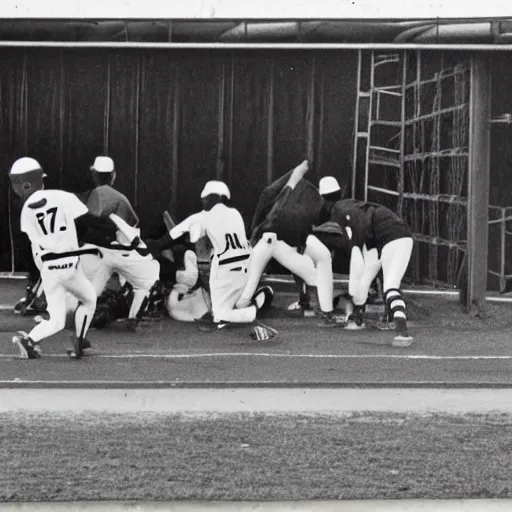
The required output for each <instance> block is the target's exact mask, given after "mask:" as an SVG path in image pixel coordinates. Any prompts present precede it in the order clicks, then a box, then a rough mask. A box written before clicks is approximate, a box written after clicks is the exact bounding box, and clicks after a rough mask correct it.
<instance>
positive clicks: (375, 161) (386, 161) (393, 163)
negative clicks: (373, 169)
mask: <svg viewBox="0 0 512 512" xmlns="http://www.w3.org/2000/svg"><path fill="white" fill-rule="evenodd" d="M368 163H370V164H374V165H385V166H387V167H398V168H400V162H397V161H396V160H389V159H387V158H370V159H369V160H368Z"/></svg>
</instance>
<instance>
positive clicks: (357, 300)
mask: <svg viewBox="0 0 512 512" xmlns="http://www.w3.org/2000/svg"><path fill="white" fill-rule="evenodd" d="M362 254H363V261H364V267H363V272H362V274H361V275H360V277H359V279H358V280H357V286H356V287H355V288H354V294H353V295H352V300H353V302H354V310H353V312H352V313H351V314H350V315H349V318H348V322H347V329H349V330H357V329H362V328H364V321H363V316H364V311H365V306H366V301H367V300H368V293H369V291H370V287H371V285H372V283H373V281H374V279H375V278H376V277H377V274H378V273H379V271H380V269H381V261H380V259H379V253H378V251H377V249H370V250H368V249H367V248H366V245H364V246H363V252H362Z"/></svg>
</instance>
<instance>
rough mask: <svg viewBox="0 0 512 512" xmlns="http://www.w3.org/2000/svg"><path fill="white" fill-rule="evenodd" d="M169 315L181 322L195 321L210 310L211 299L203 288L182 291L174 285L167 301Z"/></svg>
mask: <svg viewBox="0 0 512 512" xmlns="http://www.w3.org/2000/svg"><path fill="white" fill-rule="evenodd" d="M165 306H166V309H167V312H168V313H169V316H170V317H171V318H174V319H175V320H179V321H181V322H193V321H194V320H197V319H198V318H201V317H202V316H203V315H204V314H205V313H208V311H210V306H211V305H210V300H209V297H208V294H207V293H206V291H205V290H204V289H203V288H196V289H195V290H193V291H192V292H183V291H180V287H179V286H178V287H174V288H173V289H172V290H171V293H170V294H169V296H168V297H167V299H166V301H165Z"/></svg>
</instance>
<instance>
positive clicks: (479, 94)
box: [466, 53, 491, 314]
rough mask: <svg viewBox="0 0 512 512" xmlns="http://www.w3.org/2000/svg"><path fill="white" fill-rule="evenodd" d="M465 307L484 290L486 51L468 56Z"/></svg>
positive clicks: (479, 301)
mask: <svg viewBox="0 0 512 512" xmlns="http://www.w3.org/2000/svg"><path fill="white" fill-rule="evenodd" d="M469 101H470V105H469V168H468V215H467V223H468V224H467V226H468V247H467V258H468V279H467V296H466V307H467V308H468V312H469V313H470V314H478V313H480V312H481V309H482V308H483V307H484V304H485V296H486V293H487V253H488V236H489V227H488V211H489V185H490V160H491V158H490V142H491V136H490V132H491V130H490V128H491V70H490V62H489V56H488V54H476V53H475V54H473V56H472V57H471V75H470V99H469Z"/></svg>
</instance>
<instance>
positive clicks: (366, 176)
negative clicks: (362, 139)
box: [364, 51, 375, 201]
mask: <svg viewBox="0 0 512 512" xmlns="http://www.w3.org/2000/svg"><path fill="white" fill-rule="evenodd" d="M374 82H375V52H373V51H372V53H371V67H370V98H369V101H368V137H367V139H366V161H365V164H364V200H365V201H368V181H369V173H370V145H371V133H372V116H373V88H374V85H375V84H374Z"/></svg>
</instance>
